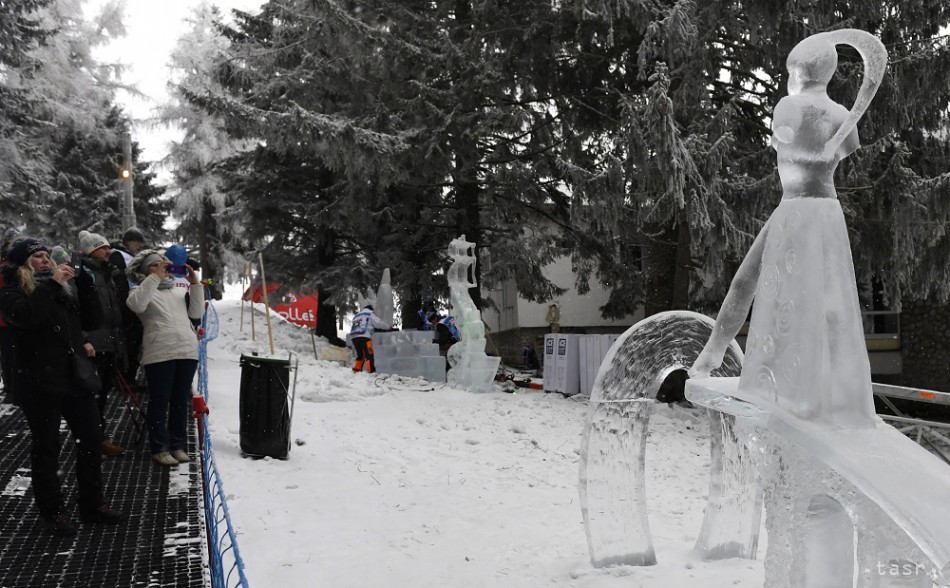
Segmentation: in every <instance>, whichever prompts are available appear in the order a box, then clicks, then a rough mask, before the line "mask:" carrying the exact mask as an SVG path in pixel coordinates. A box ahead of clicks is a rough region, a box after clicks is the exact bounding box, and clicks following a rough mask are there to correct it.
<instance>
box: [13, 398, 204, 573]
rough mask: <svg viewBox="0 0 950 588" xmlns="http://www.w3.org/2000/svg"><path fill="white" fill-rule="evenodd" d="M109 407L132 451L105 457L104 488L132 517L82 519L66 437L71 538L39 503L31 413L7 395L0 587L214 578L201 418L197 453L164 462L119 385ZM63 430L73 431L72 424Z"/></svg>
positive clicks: (63, 458) (117, 433)
mask: <svg viewBox="0 0 950 588" xmlns="http://www.w3.org/2000/svg"><path fill="white" fill-rule="evenodd" d="M141 396H145V393H144V392H142V393H141ZM141 396H140V400H141V401H142V402H143V404H144V402H145V401H144V398H142V397H141ZM107 411H108V413H109V416H110V418H109V423H110V424H109V427H110V430H111V431H112V436H113V440H114V441H115V442H116V443H119V444H121V445H124V446H126V447H127V448H128V450H127V451H126V453H125V454H124V455H121V456H118V457H110V458H107V459H106V460H105V461H104V462H103V464H102V476H103V483H104V486H105V489H104V494H105V499H106V501H107V502H109V503H110V504H112V506H113V507H114V508H117V509H119V510H121V511H122V512H124V513H126V516H127V519H126V520H125V521H124V522H122V523H120V524H119V525H116V526H108V525H85V524H82V523H81V522H80V521H79V516H78V513H77V512H76V477H75V474H74V472H73V467H74V465H75V452H74V451H73V449H72V446H73V444H72V443H68V444H67V443H64V445H63V452H62V454H61V455H60V467H61V469H62V470H63V472H64V474H63V477H62V479H63V485H62V488H63V493H64V496H65V497H66V501H67V505H68V508H69V510H70V511H71V512H72V513H73V522H74V523H75V524H76V525H77V527H78V529H79V533H78V534H77V535H76V536H74V537H65V538H63V537H55V536H53V535H51V534H50V533H49V532H48V531H47V530H46V529H45V528H44V526H43V523H42V521H41V520H40V519H39V515H38V513H37V511H36V509H35V508H34V506H33V492H32V489H31V488H30V433H29V428H28V427H27V425H26V419H25V418H24V417H23V415H22V413H21V412H20V410H19V409H18V408H16V407H14V406H12V405H10V404H0V588H20V587H22V588H37V587H41V588H53V587H55V588H113V587H114V588H127V587H132V586H143V587H149V588H164V587H171V586H175V587H182V588H187V587H192V586H194V587H204V586H206V585H207V582H206V580H205V577H206V573H205V564H204V561H205V560H206V559H207V545H206V543H205V541H206V539H205V534H204V532H203V529H202V525H203V522H202V520H201V519H200V518H199V513H200V511H201V473H200V467H199V465H198V462H197V450H196V449H195V439H194V427H190V429H189V431H190V433H189V435H190V436H191V439H190V440H189V446H190V447H191V451H190V452H189V453H190V454H191V455H192V457H193V459H194V460H195V461H192V462H191V463H189V464H187V466H188V467H185V465H186V464H182V465H180V466H178V467H177V468H171V469H169V468H162V467H160V466H158V465H156V464H154V463H153V462H152V461H151V456H150V455H149V453H148V443H147V440H143V442H142V443H141V444H140V445H138V446H136V445H135V437H136V430H135V427H134V426H133V423H132V420H131V417H130V415H129V412H128V410H127V409H126V406H125V402H124V397H123V396H122V395H120V393H118V392H113V393H112V397H111V398H110V402H109V406H108V407H107ZM61 430H62V433H61V434H62V436H63V439H64V440H65V439H66V436H67V435H68V432H67V429H66V428H65V423H63V425H62V429H61Z"/></svg>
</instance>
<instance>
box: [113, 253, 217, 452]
mask: <svg viewBox="0 0 950 588" xmlns="http://www.w3.org/2000/svg"><path fill="white" fill-rule="evenodd" d="M169 263H170V262H169V261H168V259H166V258H165V256H164V255H162V254H161V253H159V252H157V251H154V250H152V249H145V250H143V251H140V252H139V253H138V254H137V255H136V256H135V257H134V258H133V259H132V261H131V262H130V263H129V267H128V269H127V270H126V273H127V274H128V276H129V280H130V281H131V282H132V283H134V284H137V286H136V287H134V288H133V289H132V291H131V292H130V293H129V298H128V301H127V304H128V307H129V309H131V310H132V311H133V312H135V314H137V315H138V317H139V320H141V321H142V326H143V330H144V334H143V337H142V366H143V367H144V369H145V378H146V380H147V382H148V394H149V400H148V414H147V415H146V416H147V421H148V433H149V445H150V448H151V452H152V459H154V460H155V462H156V463H158V464H160V465H163V466H175V465H178V464H179V463H184V462H187V461H189V458H188V452H187V447H188V414H189V411H190V410H191V383H192V381H193V380H194V377H195V371H196V370H197V369H198V335H197V333H195V330H194V327H193V326H192V324H191V321H190V320H189V319H190V318H194V319H199V318H201V316H202V314H203V313H204V288H203V286H202V285H201V284H200V283H199V282H198V276H197V275H195V271H194V270H193V269H192V268H191V267H190V266H187V265H186V266H185V268H186V270H187V272H188V283H189V287H188V288H187V289H186V288H179V287H175V279H174V278H173V277H172V276H171V275H169V273H168V265H169ZM186 294H188V298H189V300H188V301H187V303H186V301H185V295H186Z"/></svg>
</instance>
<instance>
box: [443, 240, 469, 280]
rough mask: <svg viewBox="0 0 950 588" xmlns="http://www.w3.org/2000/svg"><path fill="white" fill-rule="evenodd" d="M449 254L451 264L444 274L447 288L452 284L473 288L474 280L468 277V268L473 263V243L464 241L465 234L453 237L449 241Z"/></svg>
mask: <svg viewBox="0 0 950 588" xmlns="http://www.w3.org/2000/svg"><path fill="white" fill-rule="evenodd" d="M449 256H450V257H451V258H452V266H451V267H450V268H449V273H448V274H447V276H446V277H447V279H448V282H449V289H451V288H452V286H453V285H459V286H464V287H466V288H474V287H475V282H474V281H473V280H472V279H470V278H469V271H468V268H470V267H473V266H474V265H475V243H472V242H471V241H466V240H465V235H462V236H461V237H458V238H457V239H453V240H452V241H451V242H450V243H449Z"/></svg>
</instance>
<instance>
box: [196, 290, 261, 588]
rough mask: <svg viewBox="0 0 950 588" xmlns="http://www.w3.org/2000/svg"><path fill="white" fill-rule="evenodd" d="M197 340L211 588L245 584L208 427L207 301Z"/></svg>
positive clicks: (213, 315)
mask: <svg viewBox="0 0 950 588" xmlns="http://www.w3.org/2000/svg"><path fill="white" fill-rule="evenodd" d="M201 325H202V326H201V332H200V333H199V335H200V339H199V344H198V394H199V395H198V396H195V397H194V399H193V400H194V416H195V419H196V420H197V421H198V423H197V424H198V445H199V448H200V449H199V451H200V455H201V479H202V488H203V496H204V518H205V531H206V533H207V536H208V563H209V567H210V575H211V586H212V588H237V587H240V588H248V582H247V577H245V575H244V560H243V559H241V552H240V550H239V549H238V543H237V537H236V536H235V533H234V525H233V524H231V513H230V511H229V510H228V502H227V499H226V498H225V494H224V485H223V483H222V481H221V475H220V473H219V472H218V466H217V464H216V463H215V459H214V447H213V444H212V440H211V434H210V432H209V430H208V414H209V412H210V411H209V410H208V406H207V400H208V343H210V342H211V341H213V340H214V339H215V338H216V337H217V336H218V328H219V326H218V313H217V311H216V310H215V308H214V305H212V304H211V303H210V302H209V303H208V305H207V306H206V308H205V314H204V317H203V318H202V321H201Z"/></svg>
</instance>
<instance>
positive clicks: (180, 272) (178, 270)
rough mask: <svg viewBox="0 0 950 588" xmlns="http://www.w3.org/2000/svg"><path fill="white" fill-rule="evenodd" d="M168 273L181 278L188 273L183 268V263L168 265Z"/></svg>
mask: <svg viewBox="0 0 950 588" xmlns="http://www.w3.org/2000/svg"><path fill="white" fill-rule="evenodd" d="M168 273H170V274H172V275H173V276H178V277H180V278H183V277H185V276H187V275H188V270H187V269H185V266H184V265H169V266H168Z"/></svg>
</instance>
